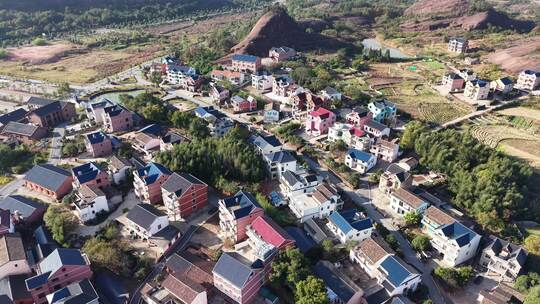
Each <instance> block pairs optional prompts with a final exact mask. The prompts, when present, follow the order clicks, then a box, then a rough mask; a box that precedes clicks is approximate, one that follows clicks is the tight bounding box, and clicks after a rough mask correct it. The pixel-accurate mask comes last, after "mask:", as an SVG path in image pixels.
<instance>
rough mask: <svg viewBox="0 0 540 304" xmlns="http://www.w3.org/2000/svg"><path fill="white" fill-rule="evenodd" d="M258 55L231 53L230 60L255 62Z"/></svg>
mask: <svg viewBox="0 0 540 304" xmlns="http://www.w3.org/2000/svg"><path fill="white" fill-rule="evenodd" d="M258 58H259V57H257V56H253V55H238V54H237V55H233V57H232V60H235V61H247V62H257V59H258Z"/></svg>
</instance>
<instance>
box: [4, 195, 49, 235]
mask: <svg viewBox="0 0 540 304" xmlns="http://www.w3.org/2000/svg"><path fill="white" fill-rule="evenodd" d="M0 209H4V210H7V211H8V214H9V217H10V220H11V222H13V224H15V225H17V224H19V223H27V224H33V223H37V222H39V221H41V220H42V218H43V214H44V213H45V211H47V205H45V204H43V203H39V202H37V201H34V200H32V199H29V198H26V197H24V196H21V195H9V196H6V197H5V198H4V199H2V200H0ZM1 222H2V223H4V220H2V221H1ZM6 223H7V221H6ZM10 230H11V229H10ZM0 234H1V233H0Z"/></svg>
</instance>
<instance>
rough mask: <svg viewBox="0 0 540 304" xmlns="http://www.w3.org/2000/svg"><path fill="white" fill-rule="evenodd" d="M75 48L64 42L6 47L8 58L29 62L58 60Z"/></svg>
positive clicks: (38, 62) (42, 62)
mask: <svg viewBox="0 0 540 304" xmlns="http://www.w3.org/2000/svg"><path fill="white" fill-rule="evenodd" d="M75 50H77V48H76V47H75V46H74V45H71V44H64V43H59V44H51V45H44V46H25V47H21V48H8V49H7V51H8V58H9V60H13V61H24V62H27V63H31V64H45V63H53V62H56V61H58V60H60V58H62V57H64V56H65V55H66V54H67V53H68V52H73V51H75Z"/></svg>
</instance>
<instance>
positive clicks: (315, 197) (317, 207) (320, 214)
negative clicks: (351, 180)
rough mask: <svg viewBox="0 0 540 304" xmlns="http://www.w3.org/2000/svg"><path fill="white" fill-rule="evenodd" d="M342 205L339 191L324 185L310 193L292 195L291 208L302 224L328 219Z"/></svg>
mask: <svg viewBox="0 0 540 304" xmlns="http://www.w3.org/2000/svg"><path fill="white" fill-rule="evenodd" d="M341 205H342V202H341V198H340V195H339V194H338V192H337V189H336V188H335V187H334V186H332V185H330V184H326V183H322V184H320V185H318V186H317V187H316V188H315V191H313V192H309V193H297V194H293V195H291V198H290V201H289V208H290V209H291V211H292V212H293V214H294V215H295V216H296V217H297V218H298V220H299V221H300V222H301V223H304V222H305V221H307V220H309V219H313V218H326V217H328V216H329V215H330V213H332V211H335V210H337V209H338V208H340V206H341Z"/></svg>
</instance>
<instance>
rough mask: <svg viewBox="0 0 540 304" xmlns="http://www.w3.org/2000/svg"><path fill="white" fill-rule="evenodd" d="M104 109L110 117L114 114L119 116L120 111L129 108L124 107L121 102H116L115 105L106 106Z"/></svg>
mask: <svg viewBox="0 0 540 304" xmlns="http://www.w3.org/2000/svg"><path fill="white" fill-rule="evenodd" d="M103 111H105V113H107V114H109V116H110V117H114V116H118V115H119V114H120V113H122V112H124V111H127V109H126V108H124V107H123V106H121V105H119V104H115V105H112V106H108V107H105V108H104V109H103Z"/></svg>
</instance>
